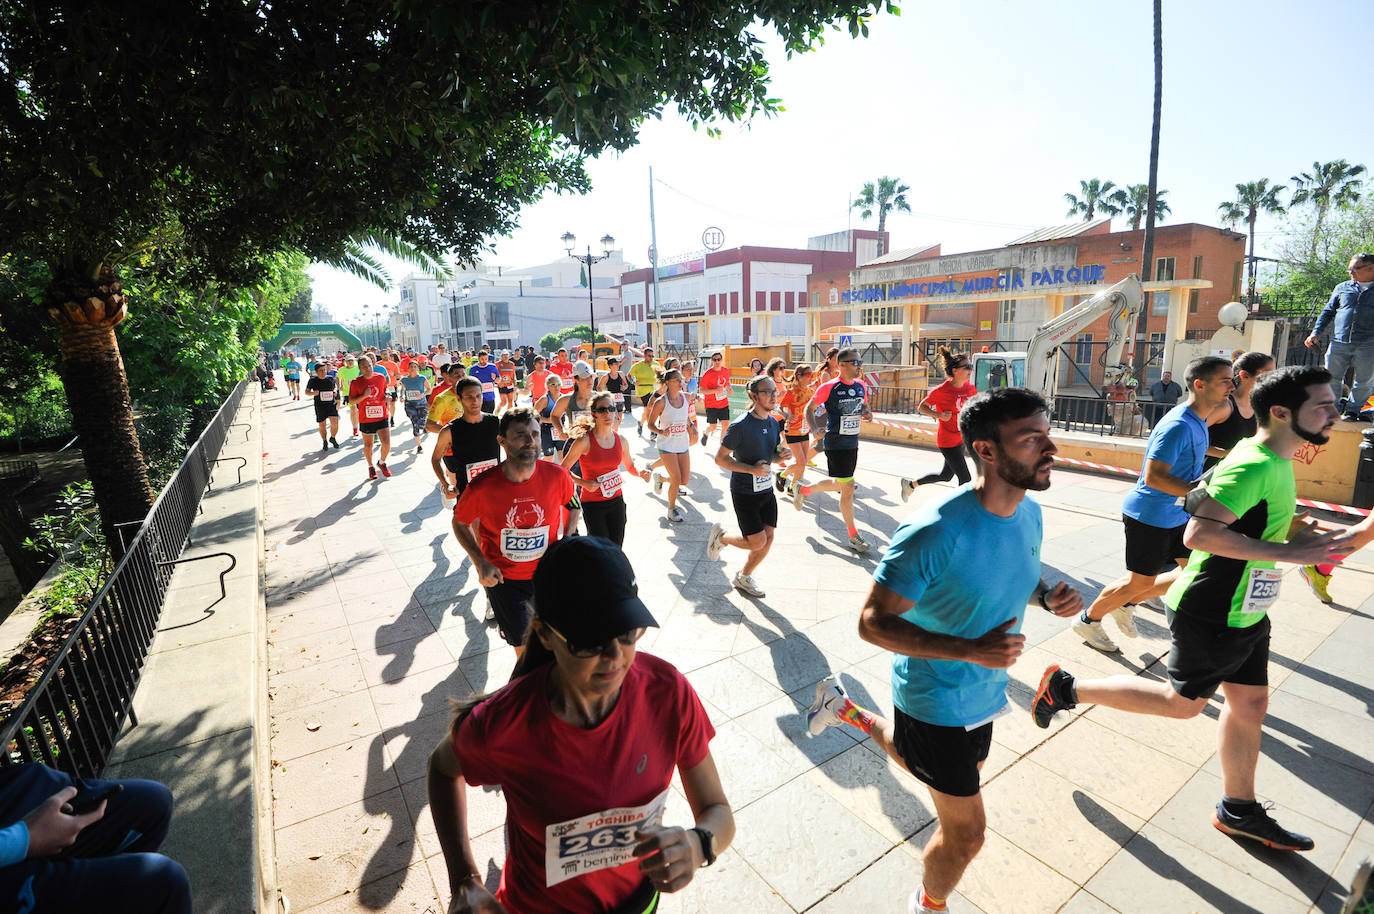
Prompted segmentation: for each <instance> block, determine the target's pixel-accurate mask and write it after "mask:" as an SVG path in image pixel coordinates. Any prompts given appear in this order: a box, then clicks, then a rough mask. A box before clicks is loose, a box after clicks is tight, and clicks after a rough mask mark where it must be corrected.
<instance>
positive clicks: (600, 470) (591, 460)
mask: <svg viewBox="0 0 1374 914" xmlns="http://www.w3.org/2000/svg"><path fill="white" fill-rule="evenodd" d="M591 409H592V423H593V425H592V427H591V428H587V427H586V426H584V425H576V426H574V427H573V430H572V434H570V435H569V436H568V437H569V439H570V443H569V444H568V449H567V451H566V452H565V453H564V454H563V468H564V469H565V470H568V471H569V472H571V473H572V478H573V482H575V483H577V484H578V485H579V486H581V487H582V492H581V501H582V519H583V520H584V521H586V523H587V534H588V535H589V536H599V537H602V538H604V539H608V540H610V541H611V542H613V543H615V544H616V545H617V546H623V545H624V544H625V495H624V492H623V491H622V489H623V487H624V479H623V478H622V476H621V475H620V471H621V469H622V468H623V469H626V470H629V471H630V473H631V474H633V475H635V476H638V477H639V478H640V479H643V480H644V481H645V482H648V481H649V470H648V469H647V468H645V469H643V470H636V469H635V462H634V458H633V457H631V456H630V446H629V445H628V444H627V443H626V442H625V439H624V438H622V437H620V433H619V432H617V431H616V430H615V428H616V424H617V422H618V421H619V418H620V410H619V409H618V408H617V404H616V395H615V394H613V393H611V392H609V391H604V390H603V391H601V392H600V393H598V394H595V395H593V396H592V405H591ZM579 461H581V463H579ZM574 466H576V467H578V469H577V470H573V467H574Z"/></svg>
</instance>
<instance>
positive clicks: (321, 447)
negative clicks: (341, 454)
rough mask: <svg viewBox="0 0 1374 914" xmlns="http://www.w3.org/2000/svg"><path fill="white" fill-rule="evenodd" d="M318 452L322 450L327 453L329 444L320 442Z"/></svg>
mask: <svg viewBox="0 0 1374 914" xmlns="http://www.w3.org/2000/svg"><path fill="white" fill-rule="evenodd" d="M320 450H322V451H327V450H329V442H328V441H321V442H320Z"/></svg>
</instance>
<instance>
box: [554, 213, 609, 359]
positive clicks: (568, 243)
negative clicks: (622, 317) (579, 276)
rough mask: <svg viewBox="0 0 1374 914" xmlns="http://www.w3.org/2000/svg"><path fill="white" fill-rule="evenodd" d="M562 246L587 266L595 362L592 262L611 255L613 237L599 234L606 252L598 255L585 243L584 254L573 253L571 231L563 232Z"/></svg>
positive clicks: (594, 308)
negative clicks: (585, 251) (585, 249)
mask: <svg viewBox="0 0 1374 914" xmlns="http://www.w3.org/2000/svg"><path fill="white" fill-rule="evenodd" d="M563 247H564V248H566V249H567V251H568V256H569V257H571V258H573V259H574V260H580V261H582V263H584V264H586V266H587V316H588V317H589V318H590V320H591V328H592V341H591V347H592V364H593V365H595V364H596V298H595V297H594V296H593V288H592V264H594V263H600V262H601V261H603V260H605V259H606V258H607V257H610V256H611V251H613V250H615V239H614V238H612V237H611V235H610V234H609V233H607V234H605V235H602V236H601V248H602V250H604V251H605V252H606V253H604V254H602V255H601V256H600V257H594V256H593V255H592V246H591V245H590V244H589V245H587V253H586V255H585V256H584V255H582V254H574V253H573V248H575V247H577V236H576V235H574V234H573V233H572V232H564V233H563Z"/></svg>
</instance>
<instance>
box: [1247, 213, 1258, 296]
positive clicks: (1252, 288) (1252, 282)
mask: <svg viewBox="0 0 1374 914" xmlns="http://www.w3.org/2000/svg"><path fill="white" fill-rule="evenodd" d="M1257 216H1258V214H1257V213H1251V214H1250V218H1249V219H1248V220H1247V221H1248V222H1249V223H1250V257H1249V258H1248V259H1249V261H1250V294H1249V296H1248V297H1247V299H1246V301H1245V303H1246V304H1247V305H1249V306H1250V307H1251V308H1253V307H1254V306H1255V219H1256V217H1257Z"/></svg>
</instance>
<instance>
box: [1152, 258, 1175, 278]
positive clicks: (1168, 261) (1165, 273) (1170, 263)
mask: <svg viewBox="0 0 1374 914" xmlns="http://www.w3.org/2000/svg"><path fill="white" fill-rule="evenodd" d="M1173 278H1174V258H1172V257H1160V258H1157V259H1156V260H1155V280H1156V281H1157V282H1170V281H1171V280H1173Z"/></svg>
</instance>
